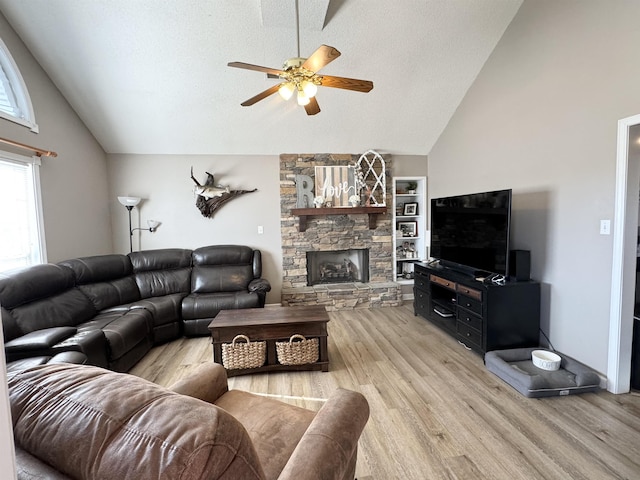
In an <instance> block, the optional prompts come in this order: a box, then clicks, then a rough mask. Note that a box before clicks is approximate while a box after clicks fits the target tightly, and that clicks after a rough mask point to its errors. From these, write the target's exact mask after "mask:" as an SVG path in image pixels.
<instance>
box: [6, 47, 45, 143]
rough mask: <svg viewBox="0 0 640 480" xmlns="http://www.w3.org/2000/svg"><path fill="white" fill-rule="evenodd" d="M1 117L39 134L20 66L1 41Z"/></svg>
mask: <svg viewBox="0 0 640 480" xmlns="http://www.w3.org/2000/svg"><path fill="white" fill-rule="evenodd" d="M0 117H1V118H5V119H7V120H10V121H12V122H15V123H19V124H20V125H24V126H25V127H27V128H29V129H30V130H31V131H32V132H36V133H37V132H38V125H37V124H36V119H35V116H34V114H33V106H32V105H31V98H30V97H29V92H28V91H27V87H26V85H25V83H24V80H23V79H22V75H21V74H20V70H18V66H17V65H16V63H15V62H14V61H13V57H12V56H11V54H10V53H9V50H8V49H7V47H6V45H5V44H4V42H3V41H2V40H0Z"/></svg>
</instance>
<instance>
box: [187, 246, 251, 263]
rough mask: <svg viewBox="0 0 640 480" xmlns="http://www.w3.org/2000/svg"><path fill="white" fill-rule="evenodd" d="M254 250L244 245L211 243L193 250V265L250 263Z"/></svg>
mask: <svg viewBox="0 0 640 480" xmlns="http://www.w3.org/2000/svg"><path fill="white" fill-rule="evenodd" d="M253 252H254V250H253V249H252V248H250V247H247V246H244V245H212V246H209V247H201V248H197V249H195V250H194V251H193V264H194V265H251V264H252V263H253Z"/></svg>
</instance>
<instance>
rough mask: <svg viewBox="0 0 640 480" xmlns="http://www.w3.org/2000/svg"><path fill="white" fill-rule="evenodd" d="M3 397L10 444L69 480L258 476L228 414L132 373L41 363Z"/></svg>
mask: <svg viewBox="0 0 640 480" xmlns="http://www.w3.org/2000/svg"><path fill="white" fill-rule="evenodd" d="M9 399H10V402H11V414H12V420H13V431H14V439H15V442H16V446H18V447H20V448H22V449H24V450H26V451H27V452H29V453H30V454H31V455H34V456H35V457H37V458H39V459H40V460H42V461H44V462H46V463H48V464H49V465H51V466H53V467H54V468H55V469H56V470H58V471H60V472H63V473H64V474H66V475H68V476H70V477H72V478H89V477H91V478H122V479H125V478H135V479H143V480H144V479H148V478H149V479H150V478H183V479H187V478H243V479H262V478H264V473H263V471H262V468H261V466H260V463H259V460H258V457H257V454H256V452H255V449H254V448H253V445H252V443H251V440H250V438H249V435H248V434H247V432H246V430H245V429H244V428H243V427H242V425H241V424H240V423H239V422H238V421H237V420H236V419H235V418H233V417H232V416H231V415H230V414H228V413H227V412H225V411H224V410H222V409H220V408H218V407H216V406H214V405H211V404H209V403H206V402H204V401H202V400H197V399H195V398H192V397H187V396H184V395H180V394H178V393H174V392H171V391H169V390H167V389H165V388H162V387H160V386H158V385H155V384H153V383H150V382H148V381H146V380H143V379H141V378H138V377H135V376H133V375H128V374H120V373H114V372H110V371H108V370H104V369H101V368H98V367H92V366H86V365H70V364H58V365H43V366H39V367H34V368H31V369H29V370H25V371H22V372H19V373H16V374H10V375H9Z"/></svg>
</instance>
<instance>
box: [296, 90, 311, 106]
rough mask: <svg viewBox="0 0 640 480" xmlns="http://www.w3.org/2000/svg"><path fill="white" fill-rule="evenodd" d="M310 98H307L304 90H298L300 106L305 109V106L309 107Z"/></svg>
mask: <svg viewBox="0 0 640 480" xmlns="http://www.w3.org/2000/svg"><path fill="white" fill-rule="evenodd" d="M309 102H310V100H309V97H307V96H306V95H305V94H304V92H303V91H302V90H298V105H300V106H301V107H304V106H305V105H309Z"/></svg>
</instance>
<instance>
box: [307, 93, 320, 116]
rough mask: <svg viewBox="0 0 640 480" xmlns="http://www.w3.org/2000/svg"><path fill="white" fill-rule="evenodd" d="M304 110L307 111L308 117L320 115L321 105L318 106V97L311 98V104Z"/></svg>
mask: <svg viewBox="0 0 640 480" xmlns="http://www.w3.org/2000/svg"><path fill="white" fill-rule="evenodd" d="M304 109H305V110H306V111H307V115H315V114H316V113H320V105H318V101H317V100H316V97H311V98H310V99H309V103H307V104H306V105H305V106H304Z"/></svg>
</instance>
